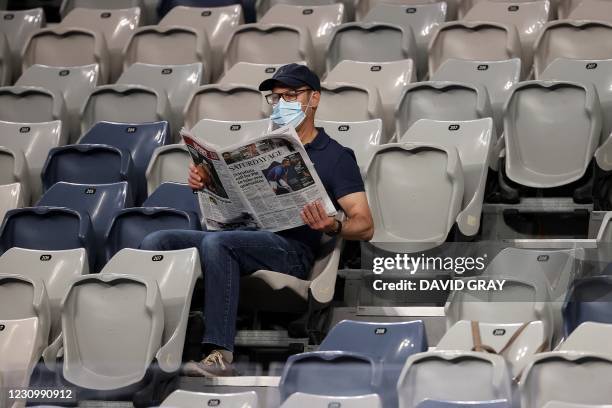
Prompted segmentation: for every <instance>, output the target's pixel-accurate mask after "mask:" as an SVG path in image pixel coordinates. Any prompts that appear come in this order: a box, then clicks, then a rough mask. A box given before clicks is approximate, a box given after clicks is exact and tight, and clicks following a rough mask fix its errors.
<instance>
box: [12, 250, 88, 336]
mask: <svg viewBox="0 0 612 408" xmlns="http://www.w3.org/2000/svg"><path fill="white" fill-rule="evenodd" d="M0 271H1V272H0V273H17V272H19V273H23V275H24V276H27V277H28V278H30V279H37V280H40V281H42V282H43V283H44V285H45V291H46V293H47V297H48V299H49V312H50V326H51V327H50V339H51V340H53V339H55V338H56V337H57V336H59V335H60V333H61V330H62V327H61V316H60V314H61V308H60V305H61V302H62V299H63V298H64V295H65V294H66V292H67V291H68V287H69V286H70V283H71V281H72V279H74V278H77V277H79V276H82V275H87V274H88V273H89V264H88V260H87V252H86V251H85V249H83V248H78V249H67V250H61V251H48V250H39V249H25V248H11V249H9V250H8V251H6V252H5V253H4V254H3V255H2V256H0Z"/></svg>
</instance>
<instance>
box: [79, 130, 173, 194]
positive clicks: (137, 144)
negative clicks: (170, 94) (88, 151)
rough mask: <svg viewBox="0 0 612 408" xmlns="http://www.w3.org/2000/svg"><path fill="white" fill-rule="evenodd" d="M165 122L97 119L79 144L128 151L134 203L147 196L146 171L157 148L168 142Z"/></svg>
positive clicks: (168, 133) (168, 136)
mask: <svg viewBox="0 0 612 408" xmlns="http://www.w3.org/2000/svg"><path fill="white" fill-rule="evenodd" d="M170 138H171V134H170V130H169V129H168V122H165V121H162V122H154V123H142V124H139V123H113V122H98V123H96V124H95V125H94V126H92V127H91V128H90V129H89V130H88V131H87V133H85V134H84V135H83V136H82V137H81V138H80V139H79V144H104V145H110V146H114V147H116V148H118V149H122V150H127V151H129V152H130V155H131V157H132V162H133V163H134V168H133V169H134V173H135V177H136V180H135V181H136V186H135V187H136V191H135V197H136V202H137V203H141V202H142V201H144V199H145V198H146V196H147V180H146V177H145V172H146V170H147V166H148V165H149V161H150V160H151V157H152V156H153V152H154V151H155V149H156V148H158V147H160V146H163V145H166V144H168V143H169V142H170Z"/></svg>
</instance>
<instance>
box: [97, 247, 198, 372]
mask: <svg viewBox="0 0 612 408" xmlns="http://www.w3.org/2000/svg"><path fill="white" fill-rule="evenodd" d="M101 273H102V274H106V273H110V274H124V273H127V274H130V275H135V276H141V277H149V278H153V279H155V280H156V281H157V285H158V286H159V291H160V294H161V299H162V303H163V306H164V325H163V327H164V331H163V340H162V345H163V347H164V348H165V349H166V350H165V352H164V356H163V357H164V358H158V360H159V361H160V364H161V365H162V366H164V368H167V367H166V366H172V368H173V370H178V368H179V367H180V363H181V361H182V360H181V358H182V355H183V345H184V343H185V333H186V331H187V319H188V318H189V308H190V306H191V296H192V294H193V289H194V286H195V282H196V280H197V279H198V278H199V277H200V276H201V275H202V271H201V270H200V258H199V256H198V250H197V249H196V248H189V249H183V250H178V251H163V253H159V252H155V251H142V250H136V249H123V250H121V251H119V252H118V253H117V254H115V255H114V256H113V257H112V258H111V259H110V260H109V261H108V263H107V264H106V265H105V266H104V269H103V270H102V272H101ZM158 357H161V356H160V355H158ZM173 370H165V371H173Z"/></svg>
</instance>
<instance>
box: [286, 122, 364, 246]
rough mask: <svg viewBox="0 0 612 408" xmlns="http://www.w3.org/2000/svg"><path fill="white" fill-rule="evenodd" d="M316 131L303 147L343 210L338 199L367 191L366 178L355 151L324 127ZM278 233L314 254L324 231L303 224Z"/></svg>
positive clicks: (329, 191) (335, 202) (336, 204)
mask: <svg viewBox="0 0 612 408" xmlns="http://www.w3.org/2000/svg"><path fill="white" fill-rule="evenodd" d="M317 130H318V131H319V133H318V134H317V136H316V137H315V138H314V139H313V140H312V142H310V143H307V144H305V145H304V148H305V149H306V153H308V156H309V157H310V161H312V163H313V164H314V167H315V169H316V170H317V174H319V178H320V179H321V182H322V183H323V185H324V186H325V190H327V194H328V195H329V198H330V199H331V200H332V202H333V203H334V206H335V207H336V210H341V207H340V205H339V204H338V199H340V198H342V197H344V196H345V195H348V194H351V193H357V192H360V191H365V190H364V187H363V179H362V178H361V173H360V172H359V166H357V159H355V153H353V151H352V150H351V149H349V148H348V147H344V146H342V145H341V144H340V143H338V142H337V141H335V140H334V139H332V138H331V137H329V135H328V134H327V133H325V130H324V129H323V128H317ZM278 234H279V235H281V236H283V237H286V238H290V239H294V240H297V241H300V242H302V243H304V244H306V245H307V246H308V247H309V248H310V249H311V250H312V252H313V255H316V254H317V250H318V247H319V243H320V242H321V236H322V234H323V233H321V232H318V231H315V230H313V229H311V228H310V227H309V226H308V225H303V226H301V227H296V228H292V229H289V230H285V231H281V232H279V233H278Z"/></svg>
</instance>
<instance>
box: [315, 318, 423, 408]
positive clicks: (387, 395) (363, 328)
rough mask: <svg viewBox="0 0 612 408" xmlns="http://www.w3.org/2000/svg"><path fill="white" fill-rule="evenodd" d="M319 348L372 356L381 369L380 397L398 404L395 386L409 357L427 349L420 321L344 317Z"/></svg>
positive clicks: (388, 403) (387, 401)
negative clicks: (371, 320) (367, 320)
mask: <svg viewBox="0 0 612 408" xmlns="http://www.w3.org/2000/svg"><path fill="white" fill-rule="evenodd" d="M319 350H320V351H334V350H336V351H349V352H353V353H359V354H363V355H367V356H369V357H371V358H372V359H373V360H374V361H375V362H377V364H378V367H379V370H382V379H381V380H382V387H383V388H382V392H381V399H382V401H383V403H384V405H385V406H389V407H391V406H397V395H396V385H397V380H398V379H399V375H400V372H401V371H402V368H403V367H404V363H405V362H406V359H407V358H408V357H410V356H411V355H413V354H415V353H421V352H423V351H427V337H426V335H425V326H424V325H423V322H422V321H420V320H417V321H412V322H402V323H369V322H357V321H351V320H343V321H341V322H340V323H338V324H336V325H335V326H334V327H333V328H332V329H331V330H330V331H329V333H328V334H327V336H326V337H325V339H324V340H323V342H322V343H321V345H320V347H319Z"/></svg>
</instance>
